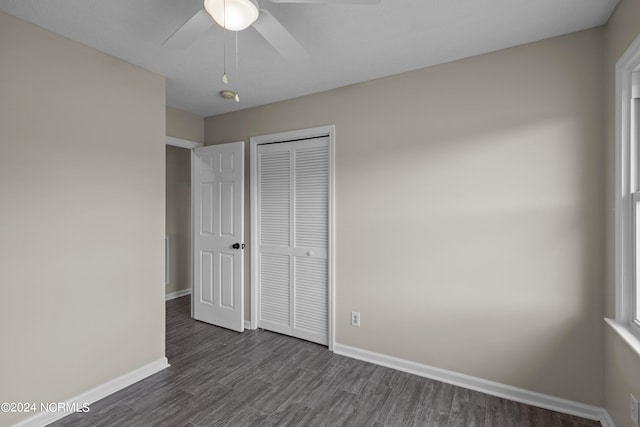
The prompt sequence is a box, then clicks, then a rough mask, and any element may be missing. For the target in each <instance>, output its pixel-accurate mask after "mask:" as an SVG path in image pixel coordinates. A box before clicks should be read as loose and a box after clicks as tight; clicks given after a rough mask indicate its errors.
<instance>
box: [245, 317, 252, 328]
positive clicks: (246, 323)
mask: <svg viewBox="0 0 640 427" xmlns="http://www.w3.org/2000/svg"><path fill="white" fill-rule="evenodd" d="M244 328H245V329H251V320H246V319H245V321H244Z"/></svg>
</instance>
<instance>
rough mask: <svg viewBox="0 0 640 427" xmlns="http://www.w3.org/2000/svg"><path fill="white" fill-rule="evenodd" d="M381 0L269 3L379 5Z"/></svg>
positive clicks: (303, 0)
mask: <svg viewBox="0 0 640 427" xmlns="http://www.w3.org/2000/svg"><path fill="white" fill-rule="evenodd" d="M381 2H382V0H271V3H324V4H371V5H374V4H380V3H381Z"/></svg>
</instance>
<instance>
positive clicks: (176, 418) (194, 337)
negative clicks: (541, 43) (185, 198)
mask: <svg viewBox="0 0 640 427" xmlns="http://www.w3.org/2000/svg"><path fill="white" fill-rule="evenodd" d="M189 298H190V297H183V298H179V299H176V300H173V301H169V302H167V348H166V351H167V357H168V358H169V363H170V364H171V367H170V368H168V369H165V370H164V371H162V372H159V373H157V374H155V375H152V376H151V377H148V378H146V379H144V380H142V381H140V382H138V383H136V384H133V385H132V386H130V387H127V388H126V389H124V390H121V391H119V392H117V393H115V394H112V395H111V396H108V397H106V398H105V399H102V400H100V401H98V402H95V403H93V404H92V405H91V410H90V411H89V412H88V413H74V414H71V415H69V416H67V417H66V418H64V419H62V420H59V421H57V422H55V423H53V424H51V426H55V427H63V426H64V427H71V426H74V427H76V426H83V427H84V426H87V427H88V426H91V427H100V426H118V427H127V426H136V427H140V426H171V427H196V426H233V427H236V426H305V427H306V426H378V427H381V426H430V427H436V426H438V427H453V426H456V427H457V426H461V427H462V426H464V427H471V426H483V427H521V426H522V427H533V426H539V427H556V426H558V427H595V426H600V423H598V422H595V421H589V420H584V419H581V418H577V417H573V416H570V415H563V414H559V413H556V412H551V411H548V410H545V409H540V408H536V407H533V406H528V405H523V404H520V403H516V402H512V401H508V400H504V399H500V398H497V397H492V396H488V395H486V394H483V393H479V392H476V391H471V390H467V389H464V388H460V387H456V386H452V385H449V384H445V383H441V382H438V381H433V380H429V379H426V378H422V377H418V376H415V375H410V374H407V373H404V372H400V371H396V370H393V369H389V368H384V367H380V366H376V365H373V364H370V363H366V362H361V361H359V360H355V359H350V358H348V357H343V356H338V355H335V354H333V353H331V352H329V351H328V350H327V348H326V347H322V346H319V345H316V344H313V343H309V342H306V341H302V340H298V339H296V338H291V337H287V336H283V335H279V334H275V333H272V332H268V331H262V330H256V331H245V332H244V333H242V334H239V333H236V332H232V331H229V330H226V329H222V328H218V327H215V326H211V325H208V324H204V323H201V322H198V321H195V320H193V319H191V318H190V315H189V313H190V308H189V304H190V302H189ZM114 351H126V349H114Z"/></svg>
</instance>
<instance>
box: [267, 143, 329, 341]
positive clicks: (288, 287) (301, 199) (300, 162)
mask: <svg viewBox="0 0 640 427" xmlns="http://www.w3.org/2000/svg"><path fill="white" fill-rule="evenodd" d="M258 204H259V206H258V211H259V216H258V236H259V239H260V242H259V260H258V280H259V286H258V288H259V293H260V297H259V302H260V307H259V322H258V323H259V324H258V326H259V327H261V328H264V329H269V330H272V331H275V332H280V333H284V334H288V335H292V336H295V337H298V338H302V339H306V340H309V341H313V342H317V343H320V344H325V345H326V344H327V342H328V340H327V331H328V263H327V253H328V251H327V247H328V218H329V140H328V137H322V138H314V139H310V140H304V141H296V142H287V143H277V144H265V145H260V146H258Z"/></svg>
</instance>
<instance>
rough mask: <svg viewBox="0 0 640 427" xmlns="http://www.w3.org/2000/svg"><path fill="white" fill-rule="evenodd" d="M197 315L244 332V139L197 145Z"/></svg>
mask: <svg viewBox="0 0 640 427" xmlns="http://www.w3.org/2000/svg"><path fill="white" fill-rule="evenodd" d="M191 193H192V212H193V224H192V228H193V267H194V268H193V290H192V296H191V298H192V315H193V318H194V319H196V320H201V321H203V322H207V323H211V324H214V325H217V326H222V327H225V328H229V329H233V330H234V331H239V332H242V331H244V277H243V273H244V269H243V263H244V255H243V248H244V243H243V240H244V229H243V224H244V221H243V218H244V142H234V143H231V144H220V145H210V146H205V147H199V148H195V149H194V150H193V151H192V155H191Z"/></svg>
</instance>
